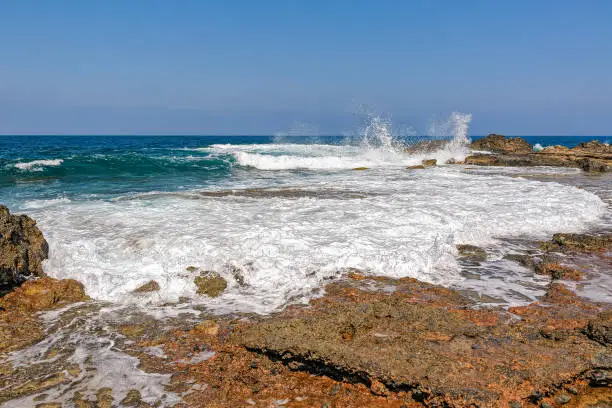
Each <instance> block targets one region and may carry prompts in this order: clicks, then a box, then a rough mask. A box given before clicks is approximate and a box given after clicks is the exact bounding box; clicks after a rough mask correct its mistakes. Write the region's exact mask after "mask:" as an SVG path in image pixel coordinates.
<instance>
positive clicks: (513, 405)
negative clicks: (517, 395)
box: [508, 400, 523, 408]
mask: <svg viewBox="0 0 612 408" xmlns="http://www.w3.org/2000/svg"><path fill="white" fill-rule="evenodd" d="M508 406H509V407H510V408H522V407H523V404H521V403H520V401H516V400H512V401H510V402H509V403H508Z"/></svg>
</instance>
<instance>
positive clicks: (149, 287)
mask: <svg viewBox="0 0 612 408" xmlns="http://www.w3.org/2000/svg"><path fill="white" fill-rule="evenodd" d="M159 289H160V287H159V283H157V282H156V281H154V280H152V281H149V282H147V283H145V284H144V285H142V286H139V287H137V288H136V289H134V290H133V292H134V293H146V292H157V291H158V290H159Z"/></svg>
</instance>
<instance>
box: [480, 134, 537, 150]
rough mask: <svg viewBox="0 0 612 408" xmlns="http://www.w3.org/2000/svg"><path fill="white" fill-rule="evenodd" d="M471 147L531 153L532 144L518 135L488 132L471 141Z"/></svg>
mask: <svg viewBox="0 0 612 408" xmlns="http://www.w3.org/2000/svg"><path fill="white" fill-rule="evenodd" d="M472 149H474V150H486V151H489V152H494V153H531V152H533V146H532V145H531V144H529V143H528V142H527V141H526V140H525V139H523V138H520V137H505V136H504V135H495V134H490V135H488V136H487V137H484V138H482V139H478V140H476V141H474V142H472Z"/></svg>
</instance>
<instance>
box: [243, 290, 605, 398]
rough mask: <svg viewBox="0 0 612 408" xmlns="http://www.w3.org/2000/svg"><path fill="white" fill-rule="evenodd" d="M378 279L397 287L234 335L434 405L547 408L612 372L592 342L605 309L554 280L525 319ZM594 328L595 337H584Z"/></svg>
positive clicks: (340, 293)
mask: <svg viewBox="0 0 612 408" xmlns="http://www.w3.org/2000/svg"><path fill="white" fill-rule="evenodd" d="M378 281H379V283H380V282H387V283H388V284H390V285H394V287H395V292H394V293H393V294H391V295H387V294H385V295H382V294H377V293H371V292H368V291H363V290H361V289H359V288H356V287H352V286H351V285H346V284H342V283H339V284H330V285H328V286H327V287H326V293H328V295H327V296H326V297H325V298H323V299H317V300H314V301H312V302H311V308H297V309H290V310H288V311H286V312H284V313H282V314H281V315H278V316H275V317H273V318H270V319H266V320H263V321H261V322H259V323H256V324H254V325H250V326H247V327H243V328H242V329H240V330H238V331H237V332H236V333H235V334H234V337H233V340H232V341H235V342H237V343H239V344H242V345H243V346H245V347H246V348H247V349H248V350H250V351H252V352H256V353H259V354H262V355H264V356H267V357H268V358H270V359H272V360H273V361H282V362H283V363H284V364H285V365H286V366H288V367H289V368H290V369H292V370H294V371H306V372H308V373H311V374H318V375H321V374H324V375H326V376H328V377H331V378H333V379H335V380H337V381H341V382H344V383H352V384H354V383H359V384H363V385H365V386H367V387H369V388H370V392H371V393H372V394H374V395H381V396H387V395H392V394H393V395H399V394H402V395H403V396H404V398H406V399H407V400H411V401H414V402H419V403H422V404H423V405H425V406H449V407H455V406H456V407H463V406H509V405H511V402H512V401H534V402H535V404H536V406H537V404H538V403H539V402H542V401H543V402H546V401H548V402H550V403H552V402H554V398H556V397H559V395H561V394H563V388H562V387H560V385H563V384H566V385H567V384H575V385H572V386H576V387H578V388H579V389H580V390H581V391H582V390H583V389H585V387H587V384H588V382H589V381H590V380H589V378H590V377H589V376H593V375H595V376H597V375H600V374H596V372H597V373H598V372H599V371H602V372H603V374H601V375H603V376H609V375H610V370H612V358H611V357H612V356H610V354H609V350H608V349H607V348H606V347H604V346H603V345H602V344H601V343H600V342H599V340H597V341H593V340H592V339H600V338H601V337H602V335H601V334H600V332H604V333H607V326H603V325H602V324H599V323H598V322H599V320H593V319H594V318H595V317H596V316H597V314H598V311H599V310H600V308H601V307H602V305H599V304H595V303H591V302H588V301H584V300H582V299H580V298H578V297H577V296H575V295H574V294H573V293H572V292H571V291H569V290H568V289H567V288H565V287H564V286H563V285H560V284H553V285H551V289H550V290H549V293H548V294H547V297H546V299H544V300H543V301H542V302H541V303H540V302H536V303H534V304H532V305H529V306H524V307H517V308H513V309H512V312H513V313H515V314H518V315H520V316H522V317H523V320H521V321H517V320H515V319H513V318H512V317H511V315H510V314H509V313H507V312H504V311H499V310H482V309H481V310H478V309H472V308H470V307H469V305H470V303H471V302H470V301H469V300H467V299H465V298H463V297H462V296H460V295H459V294H457V293H456V292H454V291H452V290H449V289H444V288H440V287H436V286H434V285H427V284H424V283H422V282H418V281H415V280H413V279H400V280H399V281H394V282H391V281H390V280H385V279H378ZM359 282H360V283H364V280H360V281H359ZM590 321H591V322H593V323H588V322H590ZM606 322H607V320H606ZM587 324H589V326H588V327H591V329H590V331H588V333H592V334H591V335H590V336H587V335H585V334H583V330H584V328H585V327H586V326H587ZM604 324H608V323H604ZM601 327H604V328H603V329H602V328H601ZM604 337H605V335H604ZM598 370H599V371H598ZM515 405H516V404H515ZM530 406H534V405H530Z"/></svg>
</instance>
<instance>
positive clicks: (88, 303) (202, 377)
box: [0, 135, 612, 408]
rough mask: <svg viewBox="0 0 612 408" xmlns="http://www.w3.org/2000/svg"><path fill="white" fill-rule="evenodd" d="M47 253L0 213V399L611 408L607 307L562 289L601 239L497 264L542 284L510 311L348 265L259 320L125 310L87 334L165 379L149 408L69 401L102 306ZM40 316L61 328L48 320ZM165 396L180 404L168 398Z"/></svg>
mask: <svg viewBox="0 0 612 408" xmlns="http://www.w3.org/2000/svg"><path fill="white" fill-rule="evenodd" d="M438 147H439V146H436V147H435V148H438ZM471 147H472V149H473V150H476V151H486V152H488V153H486V154H485V153H477V154H474V155H472V156H468V157H467V158H466V160H465V164H470V165H487V166H489V165H494V166H503V165H511V166H517V165H518V166H539V165H547V166H564V167H576V168H582V169H584V170H585V171H590V172H607V171H610V168H611V165H612V150H611V149H610V146H607V145H603V144H600V143H597V142H589V143H584V144H581V145H579V146H577V147H575V148H573V149H566V148H561V147H553V148H547V149H543V150H542V151H539V152H534V150H533V146H531V145H529V144H528V143H527V142H526V141H525V140H523V139H520V138H511V139H509V138H504V137H503V136H499V135H489V136H488V137H487V138H483V139H481V140H478V141H476V142H474V143H473V144H472V146H471ZM432 148H433V147H432ZM433 165H435V163H433V164H432V163H424V164H423V166H421V167H427V166H433ZM457 250H458V252H459V254H460V256H461V257H462V258H464V259H469V260H470V261H472V262H475V263H477V262H481V261H482V260H484V259H486V257H487V255H488V254H487V252H486V250H485V249H483V248H479V247H476V246H473V245H459V246H458V247H457ZM47 256H48V245H47V242H46V241H45V239H44V237H43V234H42V232H41V231H40V230H39V229H38V228H37V227H36V223H35V222H34V220H32V219H31V218H29V217H27V216H25V215H21V216H16V215H12V214H10V213H9V211H8V209H7V208H6V207H3V206H0V282H1V284H2V285H3V286H2V288H3V296H2V297H0V404H3V403H8V402H11V401H21V402H20V404H22V405H21V406H36V407H40V408H58V407H62V406H71V407H72V406H75V407H92V408H93V407H100V408H101V407H154V406H175V407H236V406H240V407H242V406H264V407H268V406H284V407H321V408H324V407H325V408H331V407H397V408H399V407H405V408H408V407H511V408H519V407H542V408H550V407H590V408H603V407H610V406H612V304H610V303H604V302H597V301H593V300H589V299H586V298H582V297H580V296H578V295H577V294H576V293H575V292H574V291H573V290H572V289H571V288H570V286H571V285H570V283H571V282H578V284H579V283H580V282H584V280H585V279H588V276H589V275H588V269H589V265H590V264H591V262H592V263H598V264H608V265H610V264H612V235H611V234H609V233H599V234H593V233H591V234H586V235H583V234H564V233H559V234H555V235H554V236H552V237H550V240H549V241H545V242H540V243H537V250H533V251H530V252H526V253H524V254H511V255H508V256H507V257H506V259H507V260H508V261H510V262H515V263H517V264H520V265H523V266H525V267H528V268H531V269H532V270H533V271H534V273H536V274H540V275H543V276H544V277H545V279H549V284H548V286H547V289H546V293H545V295H544V296H542V297H541V298H540V299H538V300H537V301H535V302H532V303H531V304H527V305H525V306H517V307H511V308H508V309H506V308H503V307H495V306H486V307H484V306H482V304H480V303H478V302H477V301H476V300H474V299H473V298H471V297H469V296H466V294H465V293H461V292H459V291H456V290H453V289H449V288H445V287H441V286H437V285H432V284H429V283H425V282H421V281H418V280H415V279H411V278H401V279H390V278H382V277H376V276H368V275H367V274H365V273H363V272H362V271H359V270H348V271H345V274H344V276H343V278H341V279H338V280H334V281H332V282H330V283H328V284H327V285H326V286H325V288H324V289H325V292H324V295H323V296H321V297H319V298H317V299H314V300H312V301H310V303H309V304H308V305H291V306H288V307H287V308H286V309H285V310H283V311H280V312H278V313H275V314H273V315H270V316H258V315H248V314H240V315H224V316H212V315H206V313H205V312H204V313H203V314H202V315H201V316H200V317H199V318H198V319H197V321H193V320H190V319H185V318H184V317H182V316H178V317H177V318H176V319H174V320H167V321H164V322H163V323H162V322H161V321H160V320H157V319H156V318H155V317H153V316H151V315H148V314H146V313H140V312H138V311H135V310H133V308H127V309H128V310H129V313H130V314H129V315H128V317H127V318H123V319H119V318H117V317H116V316H115V315H112V316H113V317H112V318H108V319H106V320H103V321H101V323H98V322H96V323H95V324H93V325H92V326H93V328H92V329H91V330H92V332H93V333H94V334H95V335H97V334H99V335H102V333H106V334H107V333H111V335H110V339H111V340H110V341H109V344H110V345H108V348H109V350H111V349H112V352H114V353H123V354H124V355H126V356H129V357H130V358H137V359H138V363H137V365H138V367H137V368H138V370H142V372H143V373H158V374H163V375H166V376H167V378H168V381H167V383H166V384H165V391H164V395H162V396H159V398H158V399H157V400H155V401H153V400H152V397H151V396H147V395H144V394H143V391H142V390H140V389H137V388H133V389H129V390H123V389H122V390H121V392H120V393H119V394H118V392H117V390H114V389H112V388H108V387H106V386H103V385H101V386H100V387H99V388H98V389H97V390H96V392H95V393H94V394H90V395H85V394H84V393H82V392H80V391H75V390H77V389H80V388H78V387H79V386H80V385H81V384H82V383H84V382H85V381H86V380H87V379H90V380H91V379H92V378H98V377H92V376H89V377H88V375H90V374H88V373H93V372H95V370H96V367H95V366H94V360H93V359H91V358H90V357H86V358H83V361H81V360H78V359H76V360H75V358H74V353H76V351H75V348H74V346H72V345H71V346H68V343H70V342H69V341H64V340H66V339H69V338H70V337H71V335H72V332H71V330H74V331H76V330H79V328H80V327H82V326H84V325H85V324H86V323H85V322H84V320H87V319H90V318H91V317H92V316H100V315H102V312H101V310H102V308H103V307H104V306H105V305H101V304H99V303H97V302H95V301H93V300H91V299H89V298H88V297H87V295H86V294H85V288H84V287H83V285H82V284H80V283H79V282H77V281H74V280H56V279H52V278H50V277H46V276H45V274H44V272H43V269H42V261H43V260H44V259H45V258H46V257H47ZM585 260H586V261H585ZM611 270H612V268H611ZM191 272H192V273H193V274H194V276H195V278H194V279H195V282H196V285H197V288H198V293H199V294H200V295H201V296H209V297H216V296H218V295H219V294H220V293H222V292H223V291H224V290H225V289H226V286H227V282H226V281H225V280H223V279H222V278H220V277H219V276H218V275H215V273H214V272H211V271H200V270H198V269H197V268H195V267H194V268H193V271H191ZM157 290H159V284H158V283H157V282H155V281H151V282H148V283H146V284H145V285H143V286H141V287H139V288H138V289H136V290H135V292H136V293H137V294H146V293H150V292H155V291H157ZM4 293H6V294H4ZM50 311H53V312H50ZM45 313H47V314H48V313H55V314H56V315H57V316H58V318H57V319H56V320H53V324H50V323H49V321H50V320H49V319H48V318H46V317H45V316H46V315H45ZM202 316H205V317H202ZM62 331H63V336H64V337H58V338H59V339H60V340H57V341H56V343H53V345H52V346H51V345H50V346H49V347H47V348H45V350H46V351H45V352H44V353H42V354H40V355H37V359H38V360H39V362H37V363H36V364H35V365H34V366H32V367H28V368H24V366H22V365H20V364H19V363H20V362H19V361H15V356H19V355H20V354H15V353H16V352H18V351H23V350H27V348H28V347H30V346H32V345H36V344H39V343H44V342H46V341H48V339H49V338H50V337H51V336H57V335H58V333H60V332H62ZM106 334H105V335H106ZM74 342H76V343H78V342H79V340H75V341H73V343H74ZM50 344H51V343H50ZM101 344H102V343H101ZM104 344H105V345H104V347H107V345H106V343H104ZM62 347H65V349H63V348H62ZM71 347H72V348H71ZM100 347H103V346H102V345H100ZM77 360H78V362H75V361H77ZM103 374H104V373H103ZM108 374H112V373H108ZM118 374H121V373H117V375H118ZM164 378H166V377H164ZM91 381H92V382H93V383H94V384H93V386H95V385H96V384H97V382H96V381H93V380H91ZM119 381H121V380H119ZM126 381H127V380H126ZM57 389H59V390H60V391H59V392H55V393H53V392H51V391H52V390H57ZM170 395H173V396H177V401H175V402H173V403H171V404H170V403H168V402H167V401H172V398H169V397H168V396H170ZM164 398H165V399H164ZM60 401H63V405H62V402H60ZM12 406H20V405H12Z"/></svg>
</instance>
